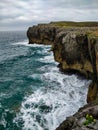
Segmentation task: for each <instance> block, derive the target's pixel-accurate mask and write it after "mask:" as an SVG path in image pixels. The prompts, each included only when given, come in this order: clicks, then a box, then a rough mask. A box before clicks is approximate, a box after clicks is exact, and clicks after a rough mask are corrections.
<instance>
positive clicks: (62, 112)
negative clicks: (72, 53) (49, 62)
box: [15, 67, 89, 130]
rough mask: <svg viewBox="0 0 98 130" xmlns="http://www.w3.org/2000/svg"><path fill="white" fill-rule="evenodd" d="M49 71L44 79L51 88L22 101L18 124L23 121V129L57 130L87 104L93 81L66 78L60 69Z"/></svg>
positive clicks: (41, 90) (54, 68)
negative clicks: (20, 119)
mask: <svg viewBox="0 0 98 130" xmlns="http://www.w3.org/2000/svg"><path fill="white" fill-rule="evenodd" d="M41 69H42V68H41ZM43 69H44V67H43ZM49 69H50V71H48V72H45V73H43V74H42V77H41V78H42V80H43V81H44V82H47V86H44V87H43V88H40V89H38V90H37V91H35V92H34V93H33V94H32V95H30V96H28V97H25V99H24V101H23V102H22V106H21V110H20V113H19V114H18V115H17V118H16V119H15V121H18V120H19V118H22V119H23V121H24V126H23V130H28V129H29V130H45V129H48V130H54V129H55V128H56V127H57V126H58V125H59V124H60V123H61V122H62V121H63V120H64V119H65V118H66V117H67V116H70V115H72V114H73V113H75V112H76V111H77V110H78V109H79V107H81V106H83V105H84V104H86V94H87V87H86V86H88V84H89V81H88V82H87V81H86V80H82V81H81V80H80V79H78V78H77V77H76V76H75V75H71V76H68V75H64V74H62V73H60V72H59V70H58V68H56V67H52V68H51V67H49Z"/></svg>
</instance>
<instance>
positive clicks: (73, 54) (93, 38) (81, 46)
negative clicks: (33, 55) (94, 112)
mask: <svg viewBox="0 0 98 130" xmlns="http://www.w3.org/2000/svg"><path fill="white" fill-rule="evenodd" d="M27 36H28V39H29V44H33V43H37V44H45V45H48V44H51V46H52V47H51V50H52V51H53V54H54V59H55V61H57V62H58V63H59V67H60V69H61V70H62V71H63V72H73V73H76V72H77V73H81V74H83V75H85V76H86V78H90V79H91V80H92V83H91V84H90V86H89V89H88V95H87V102H88V103H91V102H94V101H95V100H97V97H98V22H78V23H77V22H51V23H49V24H39V25H37V26H33V27H30V28H29V29H28V31H27ZM87 107H89V105H88V106H87ZM60 128H61V127H60ZM58 130H59V129H58ZM60 130H70V129H68V128H66V129H60ZM79 130H80V129H79Z"/></svg>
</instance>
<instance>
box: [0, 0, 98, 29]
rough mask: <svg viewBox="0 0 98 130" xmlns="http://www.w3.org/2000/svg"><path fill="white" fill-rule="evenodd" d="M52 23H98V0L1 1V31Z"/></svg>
mask: <svg viewBox="0 0 98 130" xmlns="http://www.w3.org/2000/svg"><path fill="white" fill-rule="evenodd" d="M51 21H98V0H0V31H2V30H4V31H6V30H27V29H28V27H30V26H33V25H36V24H38V23H49V22H51Z"/></svg>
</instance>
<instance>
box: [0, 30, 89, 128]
mask: <svg viewBox="0 0 98 130" xmlns="http://www.w3.org/2000/svg"><path fill="white" fill-rule="evenodd" d="M50 48H51V45H37V44H28V39H27V36H26V31H9V32H8V31H5V32H0V130H55V129H56V128H57V127H58V126H59V125H60V123H61V122H62V121H64V120H65V119H66V117H68V116H70V115H72V114H74V113H75V112H77V111H78V109H79V108H80V107H82V106H83V105H85V104H86V96H87V91H88V86H89V84H90V81H88V80H86V79H81V78H79V77H78V76H77V75H74V74H72V75H67V74H64V73H62V72H60V70H59V68H58V67H57V66H58V63H57V62H55V61H54V57H53V53H52V52H49V50H50Z"/></svg>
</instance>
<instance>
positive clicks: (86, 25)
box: [50, 21, 98, 27]
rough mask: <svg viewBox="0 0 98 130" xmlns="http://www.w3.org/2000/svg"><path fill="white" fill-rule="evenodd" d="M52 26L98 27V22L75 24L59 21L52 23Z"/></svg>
mask: <svg viewBox="0 0 98 130" xmlns="http://www.w3.org/2000/svg"><path fill="white" fill-rule="evenodd" d="M50 24H51V25H55V26H59V27H98V22H90V21H88V22H73V21H58V22H51V23H50Z"/></svg>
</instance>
